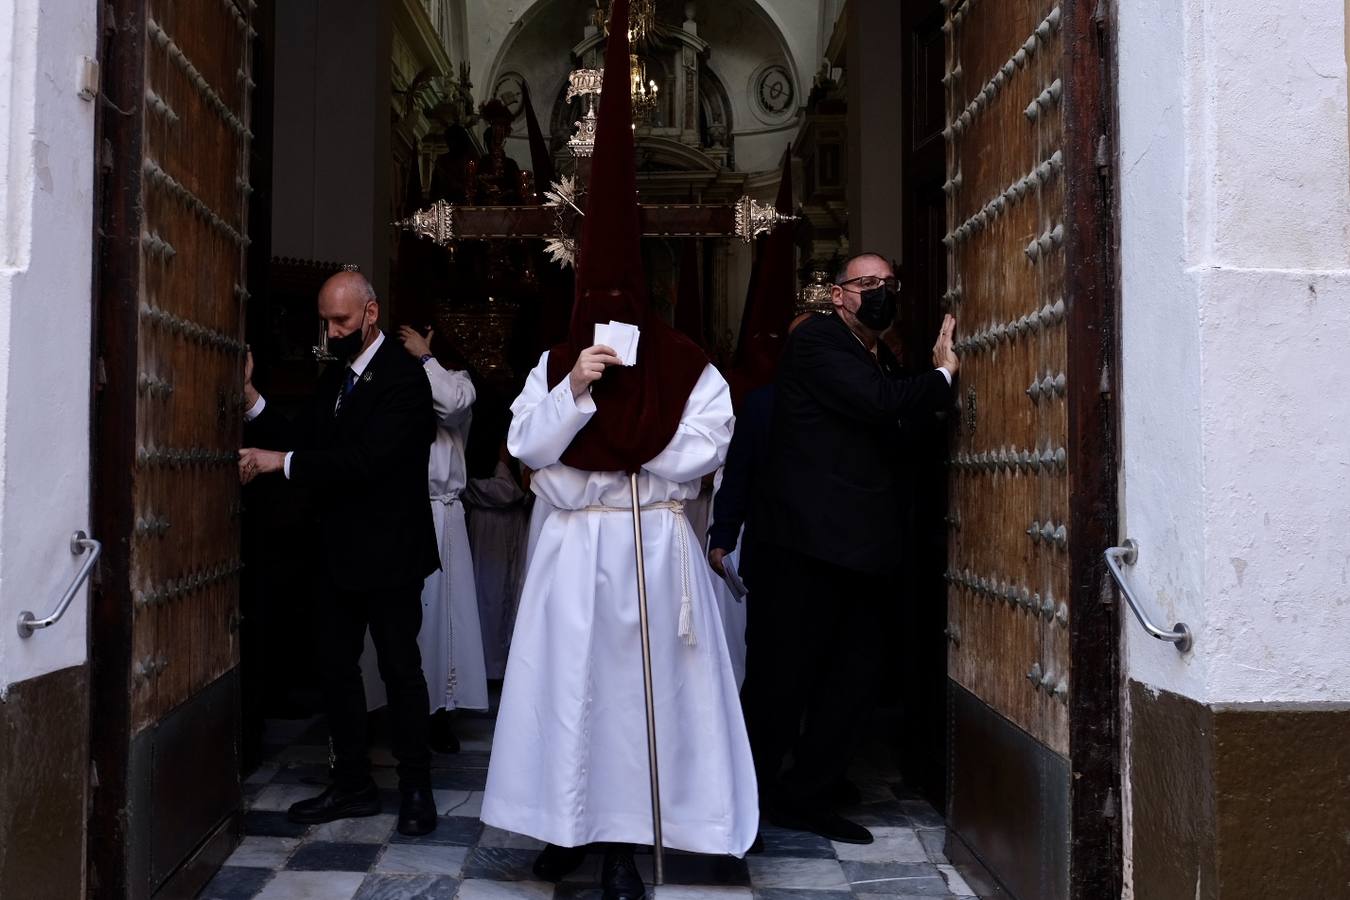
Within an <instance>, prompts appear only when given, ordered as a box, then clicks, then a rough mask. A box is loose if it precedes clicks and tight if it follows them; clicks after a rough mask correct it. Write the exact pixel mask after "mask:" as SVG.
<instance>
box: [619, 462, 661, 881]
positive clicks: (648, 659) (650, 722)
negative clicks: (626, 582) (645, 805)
mask: <svg viewBox="0 0 1350 900" xmlns="http://www.w3.org/2000/svg"><path fill="white" fill-rule="evenodd" d="M628 483H629V486H630V487H631V488H632V491H633V546H634V548H635V551H636V555H637V588H638V619H639V621H640V623H641V625H642V687H643V690H644V692H645V697H646V702H647V768H648V770H649V772H650V774H651V782H652V856H653V859H654V860H655V877H656V884H657V885H662V884H664V883H665V850H664V848H663V847H662V844H661V787H660V777H659V776H658V774H657V765H656V701H655V697H654V695H653V693H652V635H651V629H650V627H649V626H648V624H647V568H646V564H645V561H644V559H643V554H642V504H641V501H639V500H638V477H637V473H636V472H635V473H633V474H632V475H630V476H628Z"/></svg>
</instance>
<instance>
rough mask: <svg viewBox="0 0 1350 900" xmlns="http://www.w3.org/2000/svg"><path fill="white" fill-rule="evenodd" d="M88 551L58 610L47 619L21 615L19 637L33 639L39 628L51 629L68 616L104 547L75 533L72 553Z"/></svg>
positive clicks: (28, 614) (77, 554)
mask: <svg viewBox="0 0 1350 900" xmlns="http://www.w3.org/2000/svg"><path fill="white" fill-rule="evenodd" d="M86 550H88V551H89V558H88V559H86V560H85V561H84V565H82V566H80V571H79V572H77V573H75V581H74V582H73V583H72V584H71V585H70V587H69V588H67V589H66V592H65V594H63V595H62V597H61V599H60V601H59V602H58V603H57V604H56V609H54V610H53V611H52V614H51V615H49V616H47V617H46V618H45V619H38V618H35V617H34V616H33V614H32V613H31V612H29V611H28V610H26V609H25V610H24V611H23V612H21V613H19V637H21V638H27V637H32V636H33V632H34V631H36V630H38V629H39V628H50V627H51V626H53V625H55V624H56V623H57V622H58V621H60V619H61V617H62V616H64V615H65V614H66V610H67V609H69V608H70V604H71V601H73V600H74V599H75V595H76V594H77V593H79V590H80V588H81V587H83V585H84V583H85V582H86V581H88V580H89V573H91V572H93V571H94V564H95V563H97V562H98V558H99V556H101V555H102V553H103V545H102V544H101V543H99V542H98V541H96V540H94V539H93V538H91V537H89V535H87V534H85V533H84V532H83V531H77V532H75V534H74V535H73V536H72V537H71V539H70V552H71V553H73V554H74V555H76V556H79V555H80V554H81V553H83V552H84V551H86Z"/></svg>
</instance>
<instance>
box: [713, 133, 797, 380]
mask: <svg viewBox="0 0 1350 900" xmlns="http://www.w3.org/2000/svg"><path fill="white" fill-rule="evenodd" d="M775 206H776V208H777V209H778V211H779V212H780V213H782V214H783V215H791V214H792V148H791V147H789V148H788V149H787V151H786V152H784V154H783V175H782V178H781V180H780V181H779V182H778V200H777V202H776V203H775ZM760 241H761V242H760V245H759V248H758V250H759V252H758V253H757V254H756V256H755V264H754V268H753V269H752V270H751V272H750V290H749V291H748V293H747V295H746V299H745V310H744V312H742V313H741V331H740V337H739V339H738V340H737V342H736V356H735V363H734V366H733V377H732V378H731V379H729V380H730V381H731V384H732V393H733V395H734V396H735V398H736V399H737V400H739V398H740V397H741V396H743V395H744V394H745V393H746V392H748V391H750V390H753V389H755V388H756V387H759V386H760V385H762V384H767V383H768V382H769V381H770V380H772V379H773V374H774V371H775V369H776V368H777V366H778V357H779V355H780V354H781V353H782V351H783V347H784V346H785V345H786V344H787V332H788V325H789V324H790V323H791V322H792V316H793V310H794V306H795V304H796V302H797V284H796V277H795V272H794V265H793V263H794V254H793V250H794V245H793V240H792V229H791V228H784V227H782V226H779V227H778V228H775V229H774V230H773V231H771V232H769V234H767V235H766V236H764V237H763V238H761V239H760Z"/></svg>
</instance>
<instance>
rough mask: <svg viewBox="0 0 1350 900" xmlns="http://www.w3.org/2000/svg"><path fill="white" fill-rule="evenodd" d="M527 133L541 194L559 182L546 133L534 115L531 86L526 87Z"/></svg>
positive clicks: (531, 163) (535, 184)
mask: <svg viewBox="0 0 1350 900" xmlns="http://www.w3.org/2000/svg"><path fill="white" fill-rule="evenodd" d="M521 102H522V103H524V104H525V131H526V132H527V133H528V134H529V136H530V165H531V166H533V167H534V189H535V190H536V191H538V192H539V193H540V194H543V193H544V191H546V190H548V189H549V186H550V185H551V184H553V182H555V181H557V180H558V176H557V174H556V173H555V172H554V170H553V154H551V153H549V152H548V144H547V142H545V141H544V132H543V131H541V130H540V128H539V119H538V118H536V117H535V115H534V101H532V100H531V99H530V86H529V85H528V84H526V85H524V97H523V98H522V100H521Z"/></svg>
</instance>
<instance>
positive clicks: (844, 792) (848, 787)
mask: <svg viewBox="0 0 1350 900" xmlns="http://www.w3.org/2000/svg"><path fill="white" fill-rule="evenodd" d="M830 793H831V794H832V795H833V796H832V797H831V799H832V800H834V805H835V806H841V807H842V806H857V805H858V804H859V803H862V791H860V790H859V789H858V786H857V785H856V784H854V783H853V782H851V781H849V780H848V779H847V778H841V779H839V781H838V782H836V783H835V785H834V787H833V788H832V789H831V790H830Z"/></svg>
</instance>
